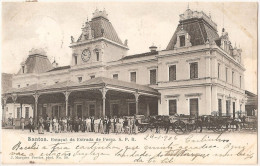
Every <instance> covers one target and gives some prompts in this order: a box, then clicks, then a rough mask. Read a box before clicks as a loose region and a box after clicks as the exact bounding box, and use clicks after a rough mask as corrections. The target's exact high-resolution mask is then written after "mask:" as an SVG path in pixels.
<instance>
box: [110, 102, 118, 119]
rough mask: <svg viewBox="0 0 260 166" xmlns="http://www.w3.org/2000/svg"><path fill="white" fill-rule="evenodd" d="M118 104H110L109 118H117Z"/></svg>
mask: <svg viewBox="0 0 260 166" xmlns="http://www.w3.org/2000/svg"><path fill="white" fill-rule="evenodd" d="M118 107H119V106H118V104H112V112H111V116H112V117H114V116H117V117H118V115H119V109H118Z"/></svg>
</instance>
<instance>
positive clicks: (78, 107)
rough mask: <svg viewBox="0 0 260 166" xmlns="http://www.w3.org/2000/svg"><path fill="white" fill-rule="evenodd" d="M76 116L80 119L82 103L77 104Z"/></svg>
mask: <svg viewBox="0 0 260 166" xmlns="http://www.w3.org/2000/svg"><path fill="white" fill-rule="evenodd" d="M76 109H77V116H78V118H81V119H82V105H77V107H76Z"/></svg>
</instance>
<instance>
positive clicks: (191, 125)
mask: <svg viewBox="0 0 260 166" xmlns="http://www.w3.org/2000/svg"><path fill="white" fill-rule="evenodd" d="M186 128H187V131H188V132H192V131H193V130H195V129H196V125H194V124H187V125H186Z"/></svg>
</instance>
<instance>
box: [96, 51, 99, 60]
mask: <svg viewBox="0 0 260 166" xmlns="http://www.w3.org/2000/svg"><path fill="white" fill-rule="evenodd" d="M96 56H97V61H99V51H98V50H96Z"/></svg>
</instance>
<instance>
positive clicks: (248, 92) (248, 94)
mask: <svg viewBox="0 0 260 166" xmlns="http://www.w3.org/2000/svg"><path fill="white" fill-rule="evenodd" d="M245 94H246V95H247V96H251V97H256V96H257V95H256V94H254V93H252V92H250V91H248V90H245Z"/></svg>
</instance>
